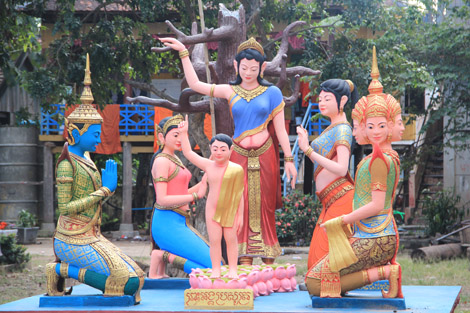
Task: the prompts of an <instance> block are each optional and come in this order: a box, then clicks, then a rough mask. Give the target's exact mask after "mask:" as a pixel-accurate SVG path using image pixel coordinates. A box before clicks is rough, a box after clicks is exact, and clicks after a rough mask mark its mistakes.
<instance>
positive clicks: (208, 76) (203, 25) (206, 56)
mask: <svg viewBox="0 0 470 313" xmlns="http://www.w3.org/2000/svg"><path fill="white" fill-rule="evenodd" d="M198 6H199V19H200V21H201V33H204V30H205V29H206V23H205V21H204V10H203V8H202V1H201V0H198ZM204 63H205V65H206V80H207V83H208V84H210V83H211V72H210V70H209V51H208V50H207V44H205V43H204ZM209 109H210V111H211V124H212V125H211V126H212V137H214V136H215V135H216V134H217V132H216V129H215V108H214V97H212V95H211V97H210V98H209Z"/></svg>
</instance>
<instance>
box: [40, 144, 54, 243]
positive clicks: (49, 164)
mask: <svg viewBox="0 0 470 313" xmlns="http://www.w3.org/2000/svg"><path fill="white" fill-rule="evenodd" d="M53 147H55V144H54V143H52V142H45V143H44V149H43V155H44V167H43V172H44V173H43V176H44V177H43V185H42V195H43V200H44V202H43V204H44V205H43V214H42V219H43V222H42V224H41V229H40V230H39V232H40V235H41V236H44V237H49V236H52V234H53V233H54V230H55V224H54V155H53V153H52V148H53Z"/></svg>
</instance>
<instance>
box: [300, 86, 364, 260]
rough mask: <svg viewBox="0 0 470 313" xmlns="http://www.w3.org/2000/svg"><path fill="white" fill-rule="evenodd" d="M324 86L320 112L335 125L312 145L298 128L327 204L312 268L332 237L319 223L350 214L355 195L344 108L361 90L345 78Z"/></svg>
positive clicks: (314, 246)
mask: <svg viewBox="0 0 470 313" xmlns="http://www.w3.org/2000/svg"><path fill="white" fill-rule="evenodd" d="M320 89H321V92H320V95H319V103H318V105H319V108H320V112H321V114H322V115H324V116H326V117H328V118H329V119H330V120H331V125H330V126H328V127H327V128H326V129H325V130H324V131H323V132H322V133H321V134H320V136H318V137H317V138H316V139H315V140H314V141H312V144H311V146H309V144H308V133H307V130H306V129H304V128H303V127H301V126H299V127H297V134H298V135H299V148H300V149H302V151H304V153H305V155H306V156H307V157H309V158H310V159H311V160H312V161H313V163H314V164H315V173H314V179H315V187H316V189H317V190H320V191H319V192H317V196H318V198H319V200H320V201H321V202H322V204H323V209H322V211H321V213H320V216H319V218H318V222H317V226H316V227H315V230H314V231H313V236H312V240H311V243H310V250H309V254H308V268H311V267H312V266H313V265H314V264H316V263H317V262H318V261H319V260H320V259H321V258H322V257H323V256H325V254H327V253H328V238H327V236H326V233H325V231H324V230H322V229H321V228H320V226H319V225H320V224H322V223H324V222H326V221H328V220H330V219H332V218H335V217H338V216H341V215H344V214H348V213H350V212H351V210H352V199H353V195H354V184H353V181H352V179H351V176H350V175H349V172H348V168H349V158H350V156H351V143H352V130H351V125H350V124H349V123H348V121H347V119H346V114H345V113H344V111H343V110H344V106H345V105H346V104H347V103H348V102H351V105H354V104H355V103H356V102H357V100H358V93H357V89H356V88H355V86H354V84H353V82H351V81H349V80H342V79H330V80H327V81H325V82H323V83H322V84H321V85H320Z"/></svg>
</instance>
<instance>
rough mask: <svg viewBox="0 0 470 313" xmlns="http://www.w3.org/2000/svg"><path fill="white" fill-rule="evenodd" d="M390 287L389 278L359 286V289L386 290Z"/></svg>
mask: <svg viewBox="0 0 470 313" xmlns="http://www.w3.org/2000/svg"><path fill="white" fill-rule="evenodd" d="M388 287H390V283H389V282H388V280H379V281H376V282H374V283H372V284H370V285H367V286H364V287H362V288H359V289H357V290H384V291H388Z"/></svg>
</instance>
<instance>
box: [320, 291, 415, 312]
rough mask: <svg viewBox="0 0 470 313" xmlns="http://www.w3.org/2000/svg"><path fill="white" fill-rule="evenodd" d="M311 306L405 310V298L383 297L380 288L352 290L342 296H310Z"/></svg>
mask: <svg viewBox="0 0 470 313" xmlns="http://www.w3.org/2000/svg"><path fill="white" fill-rule="evenodd" d="M312 307H313V308H331V309H349V308H355V309H359V310H362V309H369V310H406V303H405V299H400V298H395V299H385V298H383V297H382V293H381V291H380V290H360V289H358V290H353V291H350V292H348V293H347V295H345V296H344V297H342V298H320V297H312Z"/></svg>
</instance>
